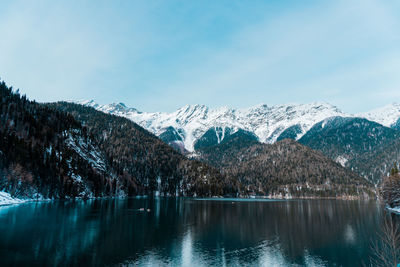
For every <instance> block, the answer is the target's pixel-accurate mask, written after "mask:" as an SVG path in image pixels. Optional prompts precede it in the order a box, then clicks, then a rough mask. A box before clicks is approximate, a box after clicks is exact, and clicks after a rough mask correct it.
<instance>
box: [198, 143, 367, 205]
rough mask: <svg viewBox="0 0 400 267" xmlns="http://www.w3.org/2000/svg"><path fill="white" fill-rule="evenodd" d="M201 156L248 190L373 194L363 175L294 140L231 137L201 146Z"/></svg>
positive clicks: (320, 194)
mask: <svg viewBox="0 0 400 267" xmlns="http://www.w3.org/2000/svg"><path fill="white" fill-rule="evenodd" d="M199 154H200V158H202V159H203V160H204V161H205V162H207V163H209V164H212V165H214V166H216V167H218V168H220V169H221V171H222V172H223V173H225V174H227V175H228V176H231V177H236V178H237V179H238V181H240V183H241V184H242V186H244V188H246V189H247V190H248V191H250V192H252V193H255V194H260V195H273V196H274V195H275V196H276V195H281V196H292V197H310V196H316V197H349V196H373V195H374V189H373V188H372V186H371V184H370V183H369V182H367V181H366V180H365V179H363V178H361V177H359V176H358V175H356V174H355V173H353V172H352V171H350V170H348V169H345V168H343V167H342V166H340V165H339V164H337V163H335V162H333V161H332V160H331V159H329V158H327V157H326V156H324V155H323V154H322V153H319V152H316V151H314V150H312V149H310V148H308V147H305V146H303V145H301V144H299V143H297V142H296V141H294V140H290V139H285V140H282V141H279V142H277V143H275V144H273V145H269V144H261V143H259V142H257V141H255V140H251V139H247V140H246V139H244V138H239V136H238V137H237V138H232V139H231V140H230V141H228V142H223V143H221V144H220V145H218V146H214V147H207V148H204V149H202V150H201V152H200V153H199Z"/></svg>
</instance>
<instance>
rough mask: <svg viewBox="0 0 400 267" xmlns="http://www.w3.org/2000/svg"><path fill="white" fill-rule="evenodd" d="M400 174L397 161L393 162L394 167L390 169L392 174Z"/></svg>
mask: <svg viewBox="0 0 400 267" xmlns="http://www.w3.org/2000/svg"><path fill="white" fill-rule="evenodd" d="M398 174H399V168H398V167H397V162H395V163H393V168H392V170H391V171H390V176H396V175H398Z"/></svg>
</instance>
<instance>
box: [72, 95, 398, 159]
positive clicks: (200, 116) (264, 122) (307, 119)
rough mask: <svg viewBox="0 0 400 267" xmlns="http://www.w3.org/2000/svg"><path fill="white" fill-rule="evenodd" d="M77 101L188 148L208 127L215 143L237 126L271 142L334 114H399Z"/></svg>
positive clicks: (386, 120) (392, 115) (383, 117)
mask: <svg viewBox="0 0 400 267" xmlns="http://www.w3.org/2000/svg"><path fill="white" fill-rule="evenodd" d="M79 104H83V105H86V106H91V107H93V108H95V109H97V110H100V111H103V112H106V113H111V114H114V115H117V116H122V117H126V118H128V119H130V120H132V121H134V122H136V123H137V124H139V125H140V126H142V127H143V128H145V129H147V130H149V131H150V132H152V133H154V134H155V135H157V136H160V137H161V138H162V139H163V140H164V141H166V142H168V143H175V144H178V145H180V146H181V147H183V148H185V149H186V150H188V151H190V152H193V151H194V150H195V149H194V147H195V144H196V142H197V141H198V140H199V139H200V138H202V136H203V135H204V134H206V133H207V134H209V133H210V130H212V133H213V134H215V135H216V137H217V138H216V140H217V142H218V143H220V142H221V141H222V140H223V139H224V137H225V136H226V135H230V134H233V133H235V132H237V131H238V130H239V129H242V130H245V131H248V132H250V133H252V134H254V135H255V136H257V138H258V139H259V141H261V142H264V143H274V142H276V141H277V140H280V139H283V138H285V137H288V136H290V137H292V138H294V139H296V140H298V139H300V138H301V137H302V136H303V135H304V134H305V133H306V132H307V131H308V130H309V129H311V127H312V126H313V125H315V124H316V123H318V122H320V121H322V120H324V119H326V118H329V117H334V116H341V117H360V118H366V119H368V120H371V121H374V122H377V123H380V124H382V125H384V126H388V127H390V126H393V125H394V124H395V123H396V122H397V121H398V119H399V118H400V104H396V103H393V104H391V105H387V106H385V107H382V108H378V109H374V110H372V111H369V112H365V113H359V114H356V115H352V114H347V113H344V112H342V111H341V110H339V109H338V108H337V107H335V106H333V105H331V104H329V103H324V102H315V103H309V104H285V105H275V106H268V105H265V104H261V105H257V106H254V107H250V108H245V109H233V108H228V107H221V108H214V109H213V108H209V107H207V106H205V105H186V106H184V107H182V108H180V109H178V110H176V111H175V112H172V113H163V112H154V113H150V112H140V111H138V110H136V109H134V108H128V107H127V106H126V105H124V104H123V103H113V104H107V105H99V104H97V103H96V102H94V101H93V100H91V101H82V102H79Z"/></svg>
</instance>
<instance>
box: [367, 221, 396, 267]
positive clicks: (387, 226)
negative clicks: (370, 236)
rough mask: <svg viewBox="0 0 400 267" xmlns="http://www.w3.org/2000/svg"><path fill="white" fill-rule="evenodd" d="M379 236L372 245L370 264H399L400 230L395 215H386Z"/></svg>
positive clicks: (381, 266)
mask: <svg viewBox="0 0 400 267" xmlns="http://www.w3.org/2000/svg"><path fill="white" fill-rule="evenodd" d="M378 237H379V238H378V240H377V241H376V242H374V243H373V244H372V245H371V250H372V256H371V258H370V266H375V267H393V266H397V265H398V264H399V263H400V231H399V226H398V224H397V222H396V221H395V218H394V217H391V216H389V215H386V214H385V215H384V219H383V221H382V227H381V230H380V232H379V234H378Z"/></svg>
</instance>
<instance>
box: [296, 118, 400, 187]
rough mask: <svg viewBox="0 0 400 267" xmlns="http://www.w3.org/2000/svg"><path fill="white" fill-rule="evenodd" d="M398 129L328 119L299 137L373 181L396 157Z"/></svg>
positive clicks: (376, 180) (377, 179) (388, 168)
mask: <svg viewBox="0 0 400 267" xmlns="http://www.w3.org/2000/svg"><path fill="white" fill-rule="evenodd" d="M399 141H400V132H399V131H397V130H394V129H392V128H388V127H385V126H383V125H381V124H378V123H376V122H372V121H369V120H367V119H362V118H342V117H333V118H328V119H326V120H324V121H321V122H319V123H317V124H316V125H314V126H313V127H312V128H311V129H310V130H309V131H308V132H307V133H306V134H305V135H304V136H303V137H302V138H301V139H300V140H299V142H300V143H301V144H303V145H306V146H309V147H311V148H312V149H315V150H319V151H321V152H322V153H324V154H325V155H327V156H328V157H330V158H331V159H333V160H335V161H336V162H339V163H340V164H342V165H343V166H345V167H347V168H349V169H352V170H354V171H355V172H357V173H358V174H359V175H361V176H363V177H365V178H367V179H369V180H370V181H373V182H375V183H376V182H379V181H380V179H381V178H382V176H385V175H386V174H387V172H389V171H390V168H391V166H393V162H394V161H395V160H396V159H398V156H397V154H399V150H400V147H399V146H398V143H399Z"/></svg>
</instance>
